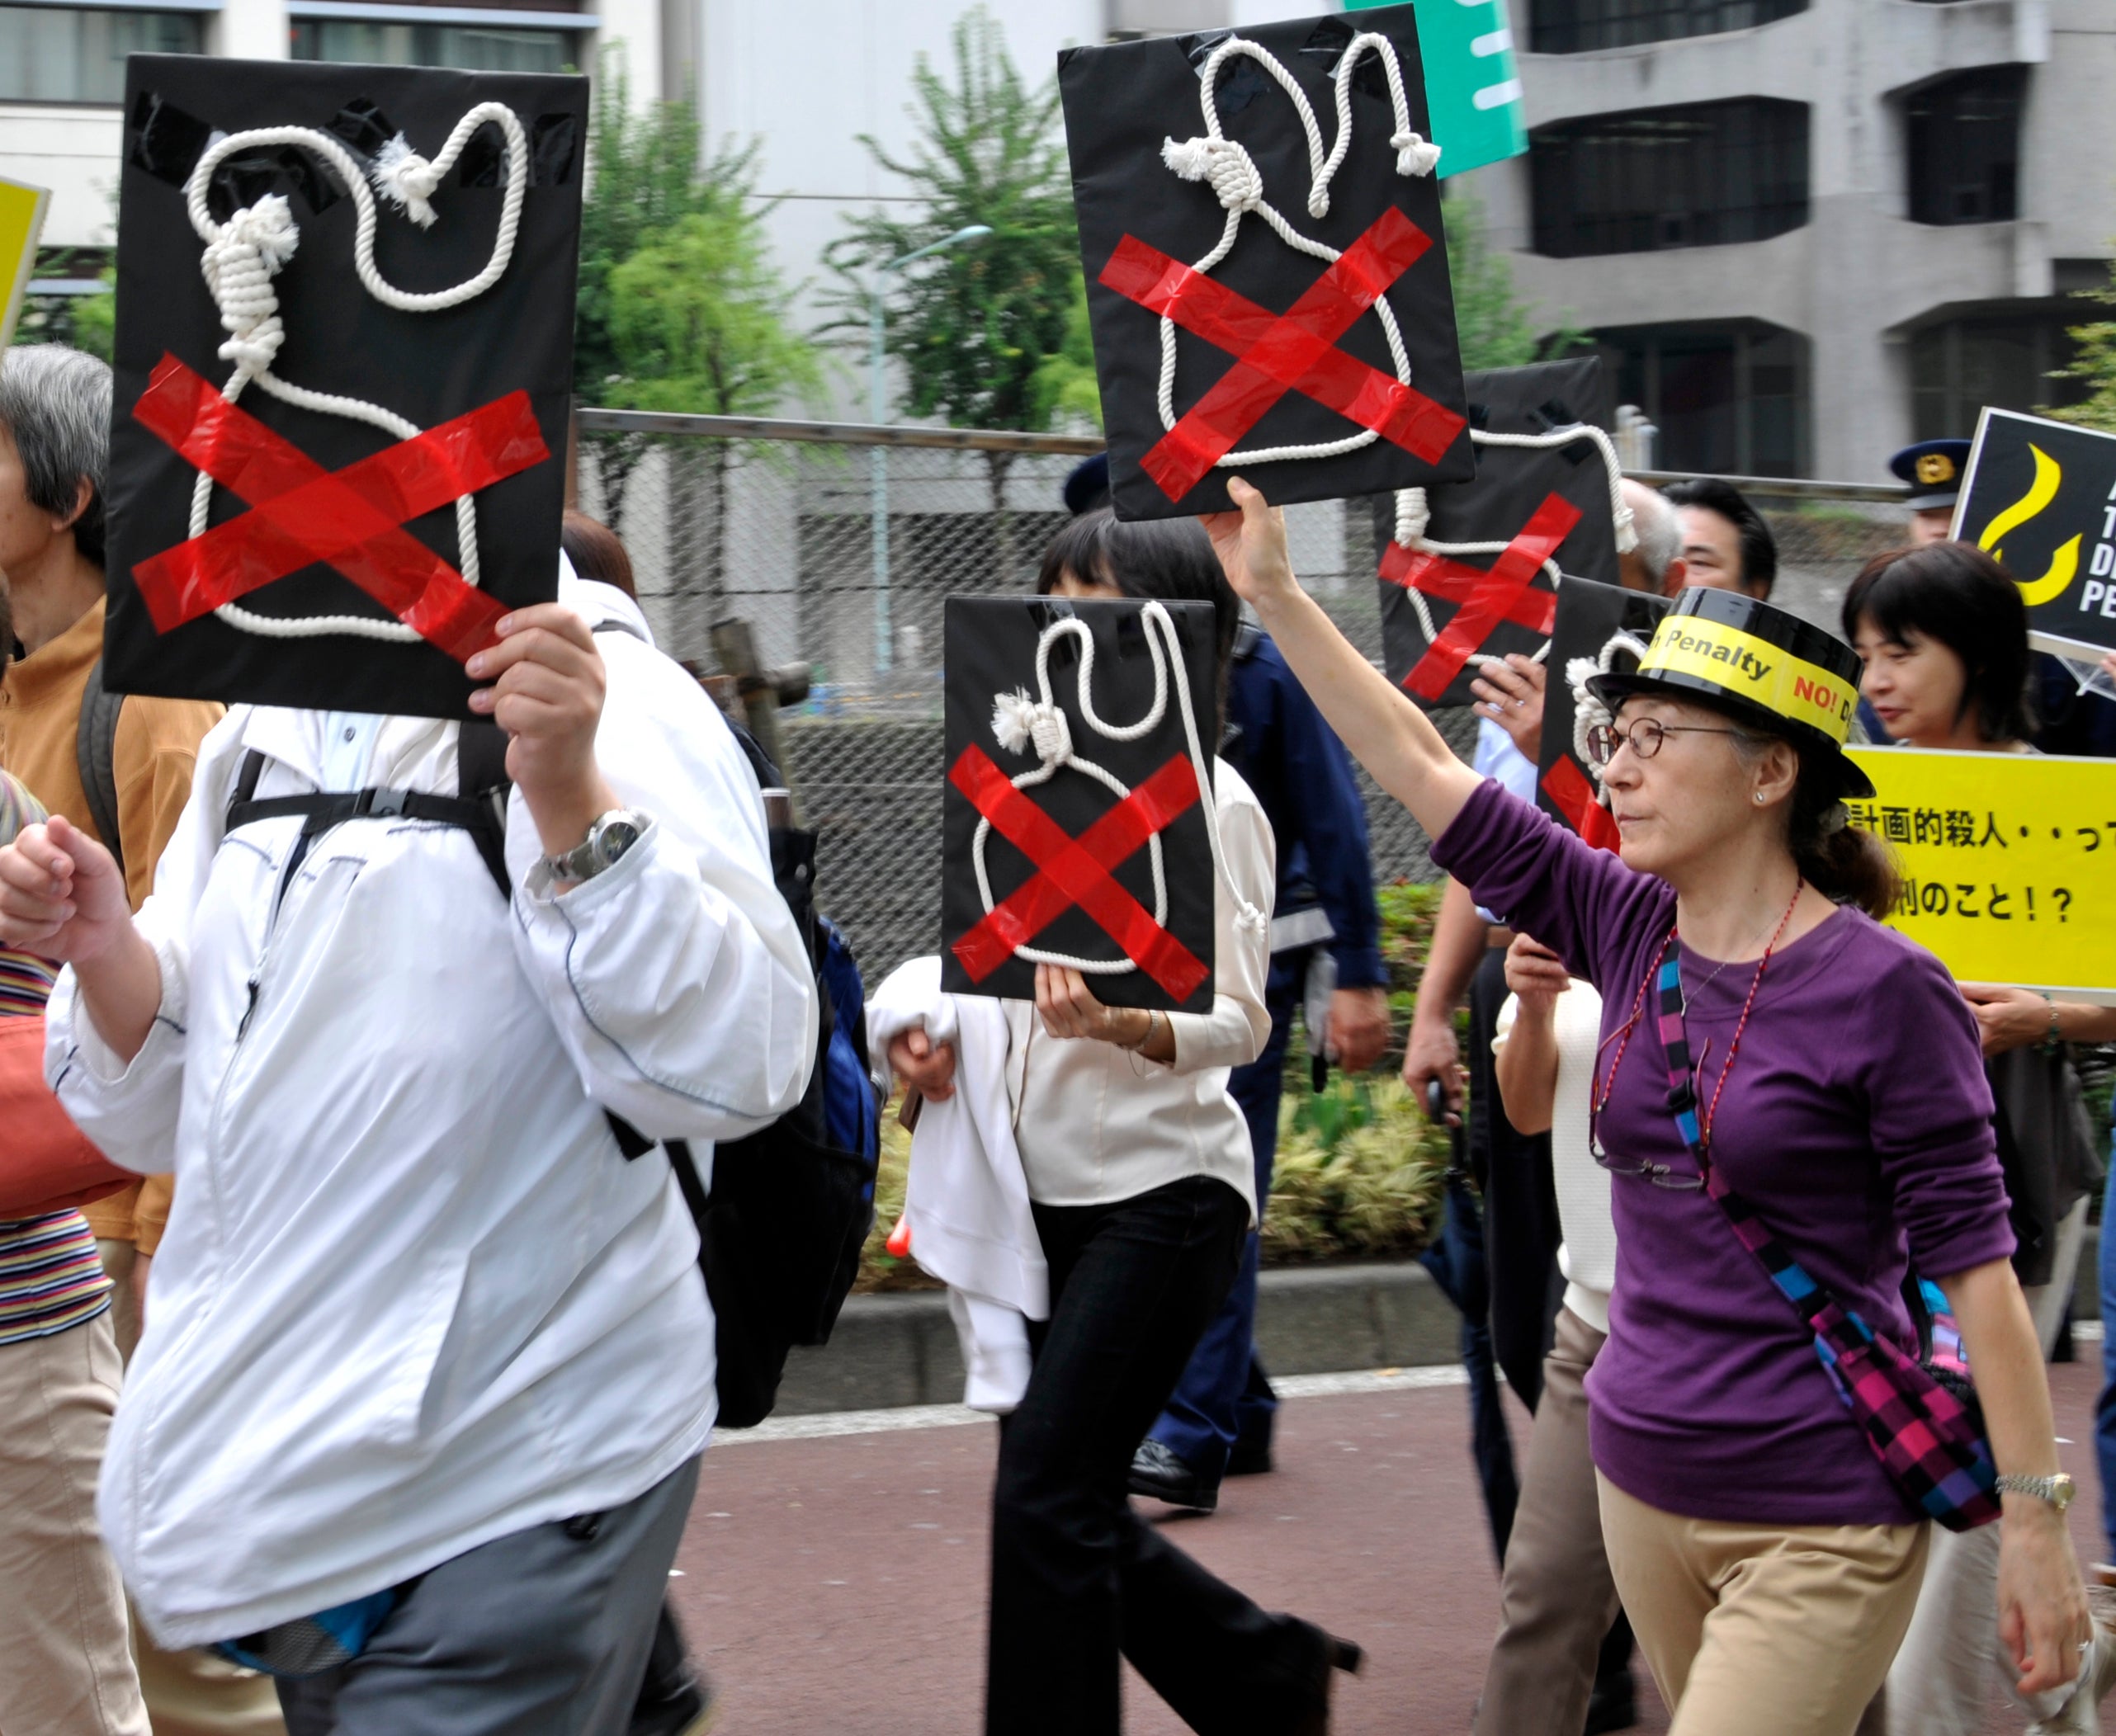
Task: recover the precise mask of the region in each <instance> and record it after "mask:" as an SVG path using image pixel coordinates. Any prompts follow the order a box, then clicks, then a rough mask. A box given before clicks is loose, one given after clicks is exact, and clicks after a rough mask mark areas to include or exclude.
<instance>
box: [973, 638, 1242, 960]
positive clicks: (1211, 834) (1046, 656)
mask: <svg viewBox="0 0 2116 1736" xmlns="http://www.w3.org/2000/svg"><path fill="white" fill-rule="evenodd" d="M1140 612H1141V617H1142V619H1143V620H1144V622H1145V629H1146V649H1147V650H1148V652H1149V653H1151V655H1152V658H1153V664H1154V702H1153V704H1152V705H1150V706H1148V707H1147V708H1146V710H1145V715H1143V716H1141V718H1140V719H1138V720H1137V721H1136V723H1130V724H1112V723H1106V722H1104V721H1103V719H1102V718H1101V717H1099V716H1098V715H1096V712H1095V708H1094V666H1095V642H1094V634H1093V632H1091V631H1090V630H1089V627H1088V624H1087V623H1086V622H1085V621H1084V620H1081V619H1080V618H1079V616H1067V617H1065V619H1064V620H1055V621H1053V622H1052V623H1051V625H1049V626H1047V627H1046V628H1045V629H1044V630H1043V633H1042V635H1041V637H1040V638H1039V639H1037V642H1036V688H1037V697H1036V698H1034V699H1031V698H1030V697H1029V696H1028V695H1027V692H1026V691H1023V690H1021V689H1018V688H1017V689H1016V690H1015V691H1013V692H1012V693H1002V694H1001V695H999V697H998V699H997V700H995V701H994V702H993V706H992V734H993V736H994V738H995V739H996V740H997V741H998V742H999V745H1000V747H1002V748H1004V749H1005V750H1006V751H1007V752H1009V753H1012V754H1016V755H1020V754H1023V753H1027V752H1034V753H1035V755H1036V757H1037V762H1038V763H1037V765H1036V766H1035V767H1033V768H1032V769H1031V770H1029V771H1023V772H1021V773H1018V775H1017V776H1014V777H1013V778H1012V779H1010V780H1008V781H1009V782H1011V783H1012V784H1013V787H1014V788H1015V789H1017V790H1030V789H1033V788H1034V787H1035V786H1036V785H1038V784H1047V783H1049V782H1050V781H1051V779H1052V778H1054V777H1056V776H1057V775H1058V774H1059V772H1060V771H1063V770H1064V769H1065V767H1069V766H1070V767H1072V769H1073V770H1074V771H1079V772H1084V773H1085V774H1086V775H1087V776H1089V777H1091V778H1093V780H1094V781H1096V782H1097V783H1098V784H1100V785H1102V786H1103V788H1104V789H1105V790H1108V791H1109V792H1110V793H1111V794H1112V795H1114V796H1115V797H1116V798H1117V800H1119V801H1123V800H1126V798H1128V797H1129V796H1130V795H1131V789H1130V787H1129V786H1128V785H1126V784H1125V782H1124V781H1123V780H1122V779H1121V778H1119V777H1117V776H1116V774H1115V773H1113V772H1112V771H1109V770H1108V768H1107V767H1102V766H1098V765H1097V764H1096V763H1095V762H1093V760H1091V759H1088V758H1086V757H1084V756H1083V755H1081V754H1080V753H1079V752H1076V751H1075V748H1074V747H1073V735H1072V728H1071V725H1070V724H1068V723H1067V722H1066V721H1065V711H1064V710H1063V708H1061V707H1060V705H1058V703H1057V701H1056V700H1055V699H1054V698H1053V697H1052V696H1051V647H1052V646H1053V645H1055V644H1057V642H1058V641H1059V640H1060V639H1065V638H1068V637H1070V638H1075V639H1079V642H1080V673H1079V705H1080V718H1081V720H1082V721H1083V722H1084V723H1085V724H1087V726H1088V728H1089V729H1092V730H1093V731H1094V733H1095V734H1097V735H1099V736H1101V737H1102V738H1103V739H1104V740H1105V741H1112V742H1136V741H1137V740H1139V739H1140V738H1141V737H1142V736H1144V735H1145V734H1147V733H1148V732H1149V731H1150V730H1151V729H1154V728H1155V726H1156V725H1157V724H1160V720H1161V719H1162V717H1163V716H1164V715H1165V714H1166V712H1167V710H1168V702H1169V686H1171V685H1173V686H1174V688H1175V696H1176V708H1177V710H1178V711H1179V712H1181V714H1182V715H1183V743H1184V745H1185V746H1186V747H1187V748H1188V750H1189V753H1190V763H1191V767H1192V769H1193V771H1195V772H1196V774H1197V792H1198V797H1199V807H1200V808H1201V809H1202V812H1203V814H1204V818H1205V838H1206V842H1207V845H1208V846H1209V847H1210V848H1211V850H1212V870H1213V872H1214V874H1215V875H1217V876H1218V878H1219V880H1220V882H1221V885H1224V886H1226V889H1227V892H1228V894H1229V895H1230V897H1231V898H1232V899H1234V901H1235V926H1236V927H1239V928H1241V929H1244V930H1246V931H1248V932H1252V933H1258V934H1261V933H1263V932H1265V931H1266V930H1267V929H1268V928H1269V927H1270V926H1271V918H1269V917H1268V916H1267V915H1266V914H1265V913H1263V911H1261V910H1259V909H1258V908H1256V906H1255V905H1254V904H1252V903H1249V900H1248V899H1245V898H1244V897H1243V896H1242V893H1241V889H1240V887H1239V886H1237V885H1235V882H1234V877H1233V875H1231V874H1230V872H1229V871H1228V868H1227V861H1226V854H1225V852H1224V851H1222V850H1221V844H1220V818H1219V812H1218V810H1217V809H1216V808H1215V807H1214V805H1213V801H1212V780H1211V776H1210V768H1209V767H1207V764H1206V762H1205V752H1204V748H1203V747H1202V745H1201V743H1200V742H1199V740H1198V735H1197V715H1196V713H1195V712H1194V711H1193V709H1192V706H1191V702H1190V684H1189V682H1187V681H1185V680H1184V679H1183V644H1182V642H1181V640H1180V639H1178V638H1177V636H1176V630H1175V622H1174V619H1173V618H1172V617H1171V616H1169V611H1167V610H1166V609H1164V608H1163V607H1162V606H1161V605H1160V603H1159V602H1157V601H1154V600H1152V599H1151V598H1149V599H1148V600H1147V601H1145V604H1144V605H1143V606H1142V607H1141V611H1140ZM1164 643H1165V645H1166V650H1165V651H1164V649H1163V645H1164ZM1171 664H1173V666H1174V670H1175V679H1174V682H1173V683H1171V682H1170V680H1169V668H1170V665H1171ZM991 835H992V823H991V821H990V819H986V818H981V817H980V818H979V820H978V822H977V832H976V835H975V837H974V838H972V840H971V847H970V861H971V866H972V867H973V868H975V870H976V874H977V896H978V897H979V899H981V900H982V901H983V903H984V906H985V914H986V915H987V916H989V915H990V914H991V913H992V909H993V906H994V899H993V897H992V881H991V876H990V874H989V873H988V872H987V871H986V870H985V840H986V839H988V838H989V837H991ZM1146 853H1147V859H1148V861H1150V864H1151V865H1152V868H1153V874H1154V921H1155V924H1156V925H1158V926H1159V927H1163V928H1165V927H1168V919H1169V889H1168V879H1167V875H1166V873H1165V870H1164V868H1163V866H1162V863H1161V838H1160V833H1158V832H1156V833H1153V834H1151V835H1150V837H1148V838H1147V840H1146ZM1013 955H1014V956H1015V957H1016V958H1018V959H1025V960H1027V961H1028V962H1029V963H1030V964H1032V965H1062V966H1065V968H1067V969H1072V970H1077V971H1079V973H1080V974H1082V975H1084V976H1122V975H1124V974H1126V973H1128V972H1131V971H1134V970H1136V969H1138V968H1139V966H1138V965H1137V964H1136V962H1134V961H1133V960H1131V959H1129V958H1120V959H1079V958H1074V957H1072V956H1071V955H1069V954H1066V953H1062V952H1046V951H1043V950H1042V949H1041V948H1039V947H1034V946H1017V947H1016V948H1015V949H1014V953H1013Z"/></svg>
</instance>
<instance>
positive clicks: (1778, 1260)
mask: <svg viewBox="0 0 2116 1736" xmlns="http://www.w3.org/2000/svg"><path fill="white" fill-rule="evenodd" d="M1658 989H1659V994H1658V1000H1659V1005H1660V1046H1661V1047H1662V1048H1663V1049H1664V1050H1666V1051H1667V1055H1668V1107H1669V1109H1670V1111H1673V1113H1674V1118H1675V1131H1676V1132H1677V1134H1679V1135H1680V1136H1681V1138H1682V1141H1683V1144H1684V1146H1686V1147H1687V1148H1688V1149H1689V1153H1690V1157H1691V1159H1692V1161H1693V1162H1694V1163H1696V1164H1697V1167H1698V1174H1699V1175H1700V1176H1702V1177H1703V1178H1704V1191H1706V1193H1707V1194H1709V1195H1710V1196H1712V1203H1713V1204H1714V1205H1717V1206H1718V1208H1719V1210H1720V1211H1721V1213H1722V1215H1724V1216H1725V1218H1726V1222H1727V1224H1728V1226H1729V1227H1730V1228H1731V1229H1732V1230H1733V1232H1734V1234H1735V1238H1736V1240H1738V1241H1739V1242H1740V1243H1741V1245H1742V1246H1743V1247H1744V1248H1747V1249H1748V1250H1749V1252H1750V1253H1752V1254H1754V1255H1755V1257H1756V1261H1757V1263H1758V1264H1759V1265H1760V1266H1761V1267H1763V1268H1764V1274H1765V1276H1768V1277H1769V1279H1770V1281H1771V1283H1772V1284H1773V1285H1774V1286H1775V1287H1776V1289H1777V1290H1778V1294H1779V1295H1782V1296H1783V1297H1784V1298H1785V1300H1786V1303H1787V1305H1788V1306H1789V1307H1790V1308H1791V1309H1792V1311H1793V1313H1794V1314H1797V1316H1798V1317H1799V1319H1800V1323H1801V1324H1802V1325H1803V1326H1805V1327H1806V1328H1807V1329H1808V1330H1809V1331H1810V1332H1811V1333H1814V1334H1815V1335H1816V1337H1820V1338H1821V1339H1823V1340H1825V1341H1826V1342H1829V1343H1830V1344H1831V1345H1833V1346H1835V1347H1840V1348H1845V1349H1849V1348H1852V1347H1855V1346H1857V1345H1859V1344H1862V1343H1866V1342H1871V1341H1872V1339H1873V1328H1871V1327H1870V1326H1868V1324H1867V1323H1866V1322H1865V1321H1863V1320H1862V1319H1860V1318H1859V1315H1858V1314H1857V1313H1856V1312H1855V1311H1854V1310H1853V1309H1849V1308H1847V1307H1846V1306H1845V1305H1844V1302H1843V1301H1842V1300H1840V1298H1839V1297H1838V1295H1837V1294H1836V1292H1835V1291H1834V1290H1831V1289H1830V1287H1829V1285H1826V1284H1824V1283H1822V1282H1821V1281H1820V1280H1819V1279H1817V1278H1816V1277H1814V1276H1811V1274H1810V1273H1809V1272H1808V1271H1807V1267H1804V1266H1802V1264H1801V1263H1800V1262H1799V1261H1797V1259H1795V1258H1794V1257H1792V1251H1791V1250H1790V1249H1788V1248H1787V1247H1786V1245H1785V1244H1784V1243H1783V1242H1781V1241H1779V1240H1778V1237H1777V1235H1776V1234H1774V1232H1773V1231H1772V1229H1771V1228H1770V1226H1769V1224H1766V1223H1764V1220H1763V1218H1762V1216H1761V1215H1759V1213H1758V1211H1757V1210H1756V1208H1755V1206H1754V1205H1750V1203H1749V1201H1748V1200H1747V1199H1746V1198H1745V1196H1742V1195H1741V1194H1739V1193H1737V1192H1736V1191H1735V1190H1734V1189H1733V1188H1732V1187H1731V1186H1729V1185H1728V1183H1727V1181H1726V1177H1724V1176H1722V1174H1721V1173H1720V1172H1719V1171H1718V1170H1717V1168H1714V1167H1713V1165H1712V1160H1711V1158H1709V1157H1708V1156H1707V1154H1706V1147H1705V1142H1704V1139H1703V1135H1702V1132H1701V1130H1700V1129H1699V1127H1698V1093H1697V1081H1696V1077H1695V1069H1694V1068H1693V1066H1692V1064H1691V1062H1690V1038H1689V1027H1688V1026H1687V1025H1686V1024H1685V1023H1684V1017H1683V1015H1684V1010H1685V1009H1684V1001H1683V971H1682V962H1681V949H1680V943H1679V941H1678V940H1677V938H1676V936H1675V934H1674V931H1673V930H1670V932H1669V935H1668V944H1667V946H1665V948H1664V949H1663V951H1662V952H1661V954H1660V975H1659V980H1658Z"/></svg>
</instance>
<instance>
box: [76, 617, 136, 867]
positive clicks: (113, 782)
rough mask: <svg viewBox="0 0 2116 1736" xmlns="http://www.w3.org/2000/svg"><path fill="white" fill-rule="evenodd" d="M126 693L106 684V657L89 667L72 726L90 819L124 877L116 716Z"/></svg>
mask: <svg viewBox="0 0 2116 1736" xmlns="http://www.w3.org/2000/svg"><path fill="white" fill-rule="evenodd" d="M124 705H125V696H124V695H123V694H121V693H112V692H111V691H110V690H109V689H108V688H106V687H105V686H103V660H102V658H100V657H99V658H97V659H96V660H95V662H94V663H91V664H90V665H89V666H88V682H87V686H85V687H84V688H83V690H82V692H81V712H80V715H79V716H78V718H77V719H75V721H74V725H73V758H74V762H75V764H76V765H77V767H78V768H79V771H80V774H81V790H82V793H83V795H85V796H87V800H88V818H90V819H92V820H93V821H94V822H95V823H96V832H97V835H98V836H99V837H101V838H102V841H103V847H104V848H105V849H106V850H107V851H110V853H111V856H114V857H115V858H116V861H117V871H118V877H119V878H120V880H122V879H123V878H124V876H125V840H124V839H123V837H120V832H119V827H118V820H117V817H118V805H117V719H118V713H119V711H120V710H121V709H122V708H123V706H124Z"/></svg>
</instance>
